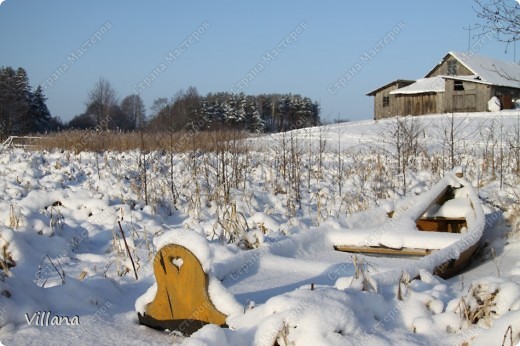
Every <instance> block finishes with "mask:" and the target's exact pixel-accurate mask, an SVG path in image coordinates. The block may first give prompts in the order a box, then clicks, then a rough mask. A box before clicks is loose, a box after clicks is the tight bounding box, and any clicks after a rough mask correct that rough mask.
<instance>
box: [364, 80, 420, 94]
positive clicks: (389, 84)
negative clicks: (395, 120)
mask: <svg viewBox="0 0 520 346" xmlns="http://www.w3.org/2000/svg"><path fill="white" fill-rule="evenodd" d="M414 82H415V81H414V80H409V79H396V80H394V81H391V82H390V83H387V84H385V85H383V86H381V87H379V88H377V89H375V90H373V91H371V92H369V93H368V94H367V96H375V95H376V94H377V93H378V92H379V91H381V90H383V89H386V88H388V87H390V86H392V85H394V84H396V85H397V87H398V88H399V87H400V86H404V85H410V84H412V83H414Z"/></svg>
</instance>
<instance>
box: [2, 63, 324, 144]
mask: <svg viewBox="0 0 520 346" xmlns="http://www.w3.org/2000/svg"><path fill="white" fill-rule="evenodd" d="M46 100H47V98H46V97H45V95H44V93H43V90H42V88H41V86H38V87H37V88H36V90H35V91H34V92H33V91H32V90H31V87H30V85H29V79H28V77H27V73H26V71H25V70H24V69H23V68H18V69H17V70H14V69H13V68H12V67H2V68H0V135H1V137H2V138H5V137H7V136H11V135H26V134H38V133H39V134H42V133H46V132H50V131H57V130H62V129H69V128H72V129H97V130H118V131H135V130H145V131H154V132H155V131H157V132H162V131H182V130H193V131H205V130H212V129H237V130H244V131H249V132H254V133H262V132H280V131H288V130H292V129H297V128H304V127H309V126H316V125H319V124H320V107H319V105H318V103H317V102H314V101H312V100H311V99H310V98H308V97H303V96H300V95H294V94H263V95H256V96H251V95H245V94H244V93H240V94H232V93H229V92H219V93H209V94H207V95H205V96H201V95H199V93H198V91H197V89H196V88H195V87H189V88H188V89H187V90H185V91H179V92H178V93H177V94H175V95H174V96H173V97H172V98H158V99H156V100H155V101H154V102H153V105H152V107H151V109H150V114H149V115H147V114H146V108H145V106H144V103H143V101H142V99H141V96H140V95H138V94H132V95H128V96H126V97H124V98H123V99H122V100H120V99H119V98H118V96H117V92H116V91H115V89H114V88H113V87H112V85H111V84H110V82H109V81H108V80H106V79H103V78H100V79H99V81H98V82H97V83H96V84H95V86H94V87H93V89H92V90H90V91H89V93H88V95H87V101H86V102H85V111H84V112H83V113H82V114H79V115H76V116H75V117H74V118H73V119H72V120H70V122H69V123H63V122H61V121H60V119H59V118H58V117H53V116H52V115H51V113H50V112H49V109H48V108H47V105H46Z"/></svg>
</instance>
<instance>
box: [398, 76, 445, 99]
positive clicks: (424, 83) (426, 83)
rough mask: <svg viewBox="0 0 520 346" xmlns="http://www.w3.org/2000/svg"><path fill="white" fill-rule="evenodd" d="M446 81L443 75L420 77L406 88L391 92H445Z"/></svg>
mask: <svg viewBox="0 0 520 346" xmlns="http://www.w3.org/2000/svg"><path fill="white" fill-rule="evenodd" d="M444 88H445V82H444V78H443V77H442V76H437V77H430V78H422V79H418V80H417V81H416V82H415V83H413V84H410V85H408V86H406V87H404V88H401V89H397V90H394V91H392V92H390V94H392V95H398V94H421V93H428V92H444Z"/></svg>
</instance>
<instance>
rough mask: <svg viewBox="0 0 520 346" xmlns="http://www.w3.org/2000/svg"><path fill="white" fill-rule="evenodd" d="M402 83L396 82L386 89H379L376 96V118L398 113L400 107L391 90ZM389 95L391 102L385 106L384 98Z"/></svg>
mask: <svg viewBox="0 0 520 346" xmlns="http://www.w3.org/2000/svg"><path fill="white" fill-rule="evenodd" d="M401 87H402V85H400V84H398V83H396V84H392V85H389V86H388V87H386V88H385V89H381V90H379V91H378V92H377V93H376V95H375V96H374V118H375V119H376V120H378V119H384V118H389V117H393V116H396V115H398V114H399V113H398V111H399V108H398V106H397V104H396V101H395V95H391V94H390V92H392V91H394V90H397V89H399V88H401ZM386 96H388V97H389V99H390V104H389V105H388V106H386V107H383V98H384V97H386Z"/></svg>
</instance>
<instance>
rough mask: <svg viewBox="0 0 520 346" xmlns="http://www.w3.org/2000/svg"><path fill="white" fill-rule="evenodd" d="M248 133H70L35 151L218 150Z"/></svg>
mask: <svg viewBox="0 0 520 346" xmlns="http://www.w3.org/2000/svg"><path fill="white" fill-rule="evenodd" d="M247 136H248V133H247V132H243V131H233V130H217V131H211V132H209V131H208V132H189V131H183V132H143V133H140V132H116V131H94V130H84V131H80V130H70V131H62V132H57V133H52V134H49V135H46V136H44V137H42V138H41V139H40V140H38V141H37V142H36V143H35V145H34V148H35V149H38V150H68V151H72V152H75V153H80V152H84V151H85V152H104V151H119V152H123V151H129V150H137V149H139V150H143V151H155V150H169V151H173V152H188V151H199V150H200V151H203V152H212V151H216V150H218V148H219V147H220V146H221V145H222V143H226V142H228V141H231V140H241V139H244V138H246V137H247Z"/></svg>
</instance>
